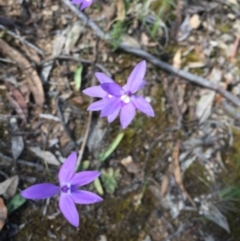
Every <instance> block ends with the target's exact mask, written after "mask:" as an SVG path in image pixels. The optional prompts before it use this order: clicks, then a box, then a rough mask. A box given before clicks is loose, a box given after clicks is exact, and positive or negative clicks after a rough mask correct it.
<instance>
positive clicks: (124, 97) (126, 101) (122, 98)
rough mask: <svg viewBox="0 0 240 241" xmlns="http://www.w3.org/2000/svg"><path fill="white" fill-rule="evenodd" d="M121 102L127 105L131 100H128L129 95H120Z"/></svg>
mask: <svg viewBox="0 0 240 241" xmlns="http://www.w3.org/2000/svg"><path fill="white" fill-rule="evenodd" d="M121 101H122V102H124V103H125V104H128V103H129V102H130V101H131V99H130V97H129V95H122V96H121Z"/></svg>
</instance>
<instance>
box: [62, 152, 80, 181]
mask: <svg viewBox="0 0 240 241" xmlns="http://www.w3.org/2000/svg"><path fill="white" fill-rule="evenodd" d="M76 163H77V153H76V152H72V153H71V154H70V155H69V156H68V158H67V159H66V160H65V162H64V163H63V164H62V167H61V168H60V171H59V173H58V178H59V182H60V184H61V186H62V185H64V184H66V183H68V182H70V181H71V179H72V177H73V175H74V173H75V167H76Z"/></svg>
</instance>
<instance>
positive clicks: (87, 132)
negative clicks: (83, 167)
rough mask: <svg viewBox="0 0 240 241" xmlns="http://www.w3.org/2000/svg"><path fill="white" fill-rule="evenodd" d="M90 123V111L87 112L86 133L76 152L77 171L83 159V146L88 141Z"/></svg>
mask: <svg viewBox="0 0 240 241" xmlns="http://www.w3.org/2000/svg"><path fill="white" fill-rule="evenodd" d="M91 123H92V111H89V112H88V122H87V126H86V131H85V134H84V138H83V142H82V145H81V148H80V150H79V152H78V159H77V165H76V169H77V171H79V168H80V164H81V161H82V157H83V152H84V149H85V146H86V144H87V139H88V135H89V131H90V126H91Z"/></svg>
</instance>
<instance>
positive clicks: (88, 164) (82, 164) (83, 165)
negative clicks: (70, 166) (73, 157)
mask: <svg viewBox="0 0 240 241" xmlns="http://www.w3.org/2000/svg"><path fill="white" fill-rule="evenodd" d="M89 166H90V161H87V160H86V161H84V162H82V163H81V165H80V168H79V169H80V170H81V171H85V170H87V169H88V168H89Z"/></svg>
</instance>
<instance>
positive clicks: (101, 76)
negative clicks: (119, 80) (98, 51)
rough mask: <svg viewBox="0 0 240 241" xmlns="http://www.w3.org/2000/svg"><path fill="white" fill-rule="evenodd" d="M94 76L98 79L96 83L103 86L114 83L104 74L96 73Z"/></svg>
mask: <svg viewBox="0 0 240 241" xmlns="http://www.w3.org/2000/svg"><path fill="white" fill-rule="evenodd" d="M95 76H96V78H97V79H98V81H99V82H100V83H101V84H104V83H114V81H113V80H112V79H111V78H110V77H108V76H107V75H105V74H104V73H101V72H96V73H95Z"/></svg>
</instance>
